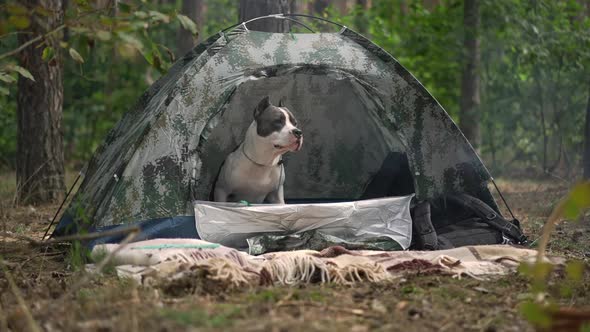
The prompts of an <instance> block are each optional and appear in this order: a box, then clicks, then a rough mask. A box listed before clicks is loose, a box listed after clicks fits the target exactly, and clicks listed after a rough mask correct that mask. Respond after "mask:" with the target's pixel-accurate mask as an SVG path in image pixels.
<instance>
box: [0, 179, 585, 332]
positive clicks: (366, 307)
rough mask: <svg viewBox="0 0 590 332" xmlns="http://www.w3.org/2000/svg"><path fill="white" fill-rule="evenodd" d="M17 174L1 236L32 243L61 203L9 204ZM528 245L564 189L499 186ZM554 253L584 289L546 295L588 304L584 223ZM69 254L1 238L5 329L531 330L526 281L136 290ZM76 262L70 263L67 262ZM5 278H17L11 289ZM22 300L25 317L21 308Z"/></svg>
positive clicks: (2, 183)
mask: <svg viewBox="0 0 590 332" xmlns="http://www.w3.org/2000/svg"><path fill="white" fill-rule="evenodd" d="M11 179H13V178H12V175H10V174H8V175H1V176H0V198H1V201H0V202H1V205H0V231H2V232H12V233H13V234H21V235H27V236H30V237H34V238H37V239H39V238H40V237H41V236H42V234H43V233H44V232H45V230H46V228H47V226H48V225H49V221H50V220H51V218H52V217H53V214H54V213H55V210H56V206H44V207H30V206H21V207H16V208H15V207H13V206H12V199H13V196H14V192H13V188H12V187H10V185H9V183H10V181H11ZM498 182H499V183H498V184H499V186H500V188H501V189H502V190H503V193H504V195H505V197H506V199H507V200H508V201H509V203H510V204H511V207H512V209H513V212H514V213H515V214H516V215H517V217H518V218H519V219H520V220H521V222H522V224H523V226H524V228H525V231H526V233H527V234H529V235H530V238H532V239H536V238H537V237H538V235H539V233H540V230H541V227H542V225H543V223H544V221H545V219H546V217H547V216H548V214H549V213H550V212H551V209H552V207H553V206H554V205H555V203H556V202H557V200H558V199H559V198H560V197H562V196H563V195H565V194H566V192H567V188H568V187H569V186H570V185H571V184H570V183H566V182H565V181H562V180H555V179H550V180H527V179H523V178H518V179H516V178H511V179H502V180H499V181H498ZM549 251H550V252H551V253H554V254H559V255H565V256H567V257H569V258H571V259H576V260H580V261H582V262H584V264H585V272H584V276H583V280H582V281H581V282H579V283H576V284H575V285H573V286H572V287H569V288H568V287H566V288H564V285H566V281H564V276H563V275H564V274H563V273H558V272H556V273H553V274H552V276H551V278H550V280H549V281H548V282H547V285H548V296H549V298H550V299H551V300H553V301H555V302H556V303H558V304H559V305H561V306H565V307H576V308H582V307H590V275H589V273H588V270H589V269H588V266H589V265H588V262H589V260H590V218H589V217H588V216H586V217H584V218H583V220H581V221H579V222H575V223H574V222H564V223H562V224H560V225H559V226H558V228H557V230H556V232H555V234H554V235H553V238H552V240H551V243H550V246H549ZM76 252H77V251H76V250H73V249H72V248H71V247H67V246H61V247H51V248H46V247H40V248H35V247H31V246H30V245H29V244H28V243H27V242H25V241H22V240H14V239H12V238H10V239H9V238H1V239H0V256H1V259H2V265H3V266H4V268H5V269H7V270H8V271H9V272H8V273H6V272H0V304H1V307H0V331H5V330H12V331H26V330H27V329H28V327H27V326H28V325H27V324H28V322H33V323H35V324H37V325H38V326H40V327H41V329H42V330H46V331H194V330H199V331H200V330H203V331H207V330H224V331H241V332H242V331H251V330H252V331H253V330H270V331H328V330H346V331H373V330H375V331H391V330H406V331H463V330H465V331H532V330H534V328H533V327H532V326H531V325H530V324H529V323H528V322H527V321H526V320H525V319H524V318H523V316H522V313H521V312H520V310H519V308H520V304H521V303H522V302H523V301H526V300H528V299H531V296H532V292H531V286H530V282H529V280H527V278H526V277H525V276H522V275H519V274H513V275H509V276H505V277H501V278H496V279H494V280H489V281H479V280H475V279H471V278H463V279H460V280H458V279H453V278H451V277H448V276H442V275H436V274H426V275H425V274H420V273H418V274H417V275H411V276H407V277H406V278H404V279H402V280H396V281H395V282H387V283H379V284H369V283H364V284H357V285H355V286H353V287H345V286H332V285H308V286H301V287H259V288H255V289H242V290H238V291H231V292H224V291H220V290H219V289H215V288H211V287H209V286H208V285H207V284H206V283H203V282H201V281H199V280H196V281H195V285H193V287H190V288H187V289H180V290H179V289H174V290H171V289H166V288H160V289H154V288H143V287H138V286H136V285H135V284H134V283H132V282H131V281H128V280H119V279H117V278H116V277H114V276H113V275H112V274H107V275H104V276H100V277H97V278H94V279H92V280H89V281H87V282H84V283H82V284H81V285H80V286H81V287H78V284H77V283H79V282H80V280H81V278H82V277H83V275H84V273H83V272H82V271H81V269H80V266H81V264H82V262H80V260H79V259H76V257H77V256H76V255H75V253H76ZM72 253H74V254H72ZM7 277H12V279H14V282H15V285H16V289H11V287H10V283H9V280H8V278H7ZM15 293H16V294H19V297H21V299H22V300H23V301H24V305H25V306H26V308H27V310H24V309H23V307H22V305H19V303H18V297H17V296H15ZM28 313H31V317H30V318H27V317H28V316H27V314H28Z"/></svg>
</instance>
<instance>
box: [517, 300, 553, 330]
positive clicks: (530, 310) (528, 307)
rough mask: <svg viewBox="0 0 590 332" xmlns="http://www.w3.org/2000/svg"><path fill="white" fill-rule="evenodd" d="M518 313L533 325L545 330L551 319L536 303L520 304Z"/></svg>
mask: <svg viewBox="0 0 590 332" xmlns="http://www.w3.org/2000/svg"><path fill="white" fill-rule="evenodd" d="M519 311H520V313H521V314H522V315H523V316H524V318H525V319H526V320H528V321H529V322H530V323H532V324H533V325H536V326H540V327H545V328H547V327H549V326H550V325H551V318H550V317H549V315H548V314H547V313H546V312H545V310H543V307H542V306H541V305H540V304H538V303H534V302H531V301H527V302H523V303H521V304H520V307H519Z"/></svg>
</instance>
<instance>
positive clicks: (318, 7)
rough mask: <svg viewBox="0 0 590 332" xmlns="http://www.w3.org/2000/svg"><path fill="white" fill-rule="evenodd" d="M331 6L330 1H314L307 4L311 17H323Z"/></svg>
mask: <svg viewBox="0 0 590 332" xmlns="http://www.w3.org/2000/svg"><path fill="white" fill-rule="evenodd" d="M329 5H330V1H329V0H313V1H310V2H308V3H307V10H308V11H309V13H310V14H311V15H316V16H322V14H323V13H324V11H325V10H326V8H328V6H329Z"/></svg>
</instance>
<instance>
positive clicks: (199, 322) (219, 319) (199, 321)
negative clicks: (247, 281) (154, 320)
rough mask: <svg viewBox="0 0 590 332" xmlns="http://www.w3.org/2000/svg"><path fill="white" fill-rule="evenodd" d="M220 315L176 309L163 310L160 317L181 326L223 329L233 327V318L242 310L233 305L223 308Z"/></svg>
mask: <svg viewBox="0 0 590 332" xmlns="http://www.w3.org/2000/svg"><path fill="white" fill-rule="evenodd" d="M221 307H222V309H223V310H222V311H221V312H219V313H208V312H206V311H204V310H202V309H192V310H188V311H181V310H175V309H167V308H165V309H162V310H160V312H159V316H160V317H162V318H163V319H167V320H171V321H174V322H176V323H177V324H179V325H181V326H202V327H208V328H223V327H230V326H231V325H233V320H232V319H233V318H234V317H236V316H237V315H239V314H240V313H241V311H242V310H241V308H240V307H237V306H232V305H226V306H221Z"/></svg>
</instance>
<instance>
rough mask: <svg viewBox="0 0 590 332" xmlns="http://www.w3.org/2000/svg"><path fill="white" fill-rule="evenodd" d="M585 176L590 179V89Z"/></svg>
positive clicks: (585, 134)
mask: <svg viewBox="0 0 590 332" xmlns="http://www.w3.org/2000/svg"><path fill="white" fill-rule="evenodd" d="M589 86H590V85H589ZM584 178H585V179H590V89H589V93H588V105H586V125H585V130H584Z"/></svg>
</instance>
